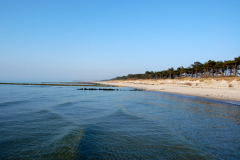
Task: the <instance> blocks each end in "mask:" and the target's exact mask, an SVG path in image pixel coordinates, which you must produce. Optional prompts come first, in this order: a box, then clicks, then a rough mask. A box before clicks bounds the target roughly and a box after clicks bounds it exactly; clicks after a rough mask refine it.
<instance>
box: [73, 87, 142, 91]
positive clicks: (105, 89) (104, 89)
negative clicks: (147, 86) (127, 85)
mask: <svg viewBox="0 0 240 160" xmlns="http://www.w3.org/2000/svg"><path fill="white" fill-rule="evenodd" d="M77 90H90V91H97V90H98V91H143V89H136V88H135V89H130V90H124V89H114V88H78V89H77Z"/></svg>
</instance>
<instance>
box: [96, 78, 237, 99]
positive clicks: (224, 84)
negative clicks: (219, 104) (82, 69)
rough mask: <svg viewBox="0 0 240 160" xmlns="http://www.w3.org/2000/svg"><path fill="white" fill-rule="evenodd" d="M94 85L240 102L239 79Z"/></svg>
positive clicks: (143, 80) (102, 82)
mask: <svg viewBox="0 0 240 160" xmlns="http://www.w3.org/2000/svg"><path fill="white" fill-rule="evenodd" d="M95 83H100V84H108V85H113V86H122V87H132V88H140V89H144V90H148V91H158V92H167V93H175V94H184V95H189V96H198V97H204V98H209V99H218V100H226V101H238V102H240V77H236V78H234V77H226V78H214V79H213V78H201V79H194V78H184V79H164V80H162V79H161V80H154V79H139V80H111V81H101V82H95Z"/></svg>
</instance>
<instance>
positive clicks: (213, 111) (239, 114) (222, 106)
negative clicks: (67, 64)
mask: <svg viewBox="0 0 240 160" xmlns="http://www.w3.org/2000/svg"><path fill="white" fill-rule="evenodd" d="M89 87H90V86H86V87H84V89H83V87H81V86H51V85H8V84H1V85H0V159H1V160H4V159H163V160H164V159H166V160H171V159H172V160H175V159H184V160H186V159H191V160H192V159H224V160H225V159H231V160H234V159H236V160H237V159H240V103H239V102H233V101H232V102H231V101H219V100H209V99H204V98H199V97H194V96H185V95H177V94H169V93H163V92H153V91H138V90H136V91H134V90H132V89H131V88H127V87H118V89H117V90H116V87H111V86H108V87H105V88H107V89H109V88H110V89H111V88H114V90H99V89H96V90H88V89H89ZM81 88H82V89H81ZM91 88H99V87H98V86H93V87H91ZM80 89H81V90H80Z"/></svg>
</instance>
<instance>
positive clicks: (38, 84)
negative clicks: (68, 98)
mask: <svg viewBox="0 0 240 160" xmlns="http://www.w3.org/2000/svg"><path fill="white" fill-rule="evenodd" d="M0 84H3V85H4V84H8V85H37V86H91V87H100V86H101V87H103V86H105V87H107V86H108V85H103V84H96V83H92V82H88V83H86V82H84V83H82V82H80V83H79V84H76V82H73V83H71V82H69V83H67V82H59V83H57V82H56V83H55V82H54V83H50V82H49V83H46V82H44V83H0Z"/></svg>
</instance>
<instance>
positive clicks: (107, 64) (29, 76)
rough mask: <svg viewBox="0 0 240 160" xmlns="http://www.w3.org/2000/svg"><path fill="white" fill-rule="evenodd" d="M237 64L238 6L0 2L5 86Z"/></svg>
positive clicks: (112, 0)
mask: <svg viewBox="0 0 240 160" xmlns="http://www.w3.org/2000/svg"><path fill="white" fill-rule="evenodd" d="M238 56H240V1H239V0H1V1H0V82H59V81H65V82H66V81H68V82H70V81H74V80H77V81H93V80H105V79H110V78H115V77H117V76H123V75H128V74H138V73H145V71H154V72H155V71H161V70H167V69H168V68H171V67H174V68H175V69H176V68H177V67H180V66H183V67H188V66H190V65H191V64H193V63H194V62H196V61H199V62H201V63H205V62H207V61H208V60H215V61H221V60H222V61H224V60H233V59H234V57H238Z"/></svg>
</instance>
